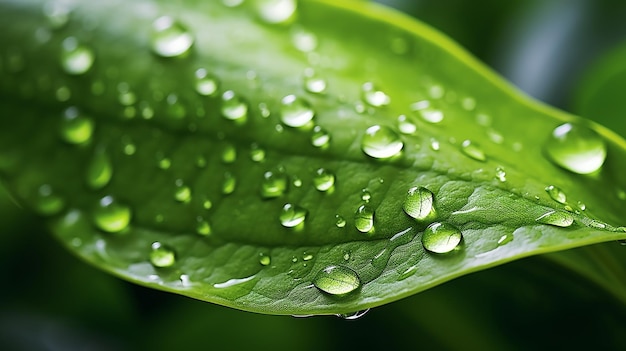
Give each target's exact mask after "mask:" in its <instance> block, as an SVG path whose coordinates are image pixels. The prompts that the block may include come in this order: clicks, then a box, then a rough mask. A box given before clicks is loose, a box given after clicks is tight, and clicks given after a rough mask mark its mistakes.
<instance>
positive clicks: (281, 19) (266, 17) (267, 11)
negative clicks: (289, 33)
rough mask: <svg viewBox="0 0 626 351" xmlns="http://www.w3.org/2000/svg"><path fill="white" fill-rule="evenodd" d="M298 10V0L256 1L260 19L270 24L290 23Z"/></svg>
mask: <svg viewBox="0 0 626 351" xmlns="http://www.w3.org/2000/svg"><path fill="white" fill-rule="evenodd" d="M297 8H298V3H297V1H296V0H256V9H257V14H258V16H259V18H260V19H261V20H262V21H263V22H265V23H269V24H280V23H286V22H289V21H290V20H291V19H292V17H293V16H294V15H295V13H296V10H297Z"/></svg>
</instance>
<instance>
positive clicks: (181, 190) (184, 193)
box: [174, 179, 191, 203]
mask: <svg viewBox="0 0 626 351" xmlns="http://www.w3.org/2000/svg"><path fill="white" fill-rule="evenodd" d="M174 199H175V200H176V201H178V202H182V203H188V202H189V201H191V189H190V188H189V187H188V186H187V185H185V182H183V180H182V179H177V180H176V189H175V190H174Z"/></svg>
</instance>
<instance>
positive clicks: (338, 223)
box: [335, 214, 346, 228]
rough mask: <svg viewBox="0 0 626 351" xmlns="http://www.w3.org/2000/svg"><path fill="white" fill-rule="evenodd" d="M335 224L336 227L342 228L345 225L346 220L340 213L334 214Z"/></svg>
mask: <svg viewBox="0 0 626 351" xmlns="http://www.w3.org/2000/svg"><path fill="white" fill-rule="evenodd" d="M335 225H336V226H337V228H344V227H345V226H346V220H345V218H343V217H342V216H340V215H338V214H337V215H335Z"/></svg>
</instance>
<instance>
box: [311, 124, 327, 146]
mask: <svg viewBox="0 0 626 351" xmlns="http://www.w3.org/2000/svg"><path fill="white" fill-rule="evenodd" d="M311 144H313V146H315V147H318V148H320V149H326V148H328V146H329V145H330V134H328V132H327V131H326V130H325V129H324V128H322V127H320V126H315V127H313V134H312V135H311Z"/></svg>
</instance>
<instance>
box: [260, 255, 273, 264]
mask: <svg viewBox="0 0 626 351" xmlns="http://www.w3.org/2000/svg"><path fill="white" fill-rule="evenodd" d="M259 263H260V264H261V266H269V265H270V264H271V263H272V258H271V257H270V255H268V254H265V253H260V254H259Z"/></svg>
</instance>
